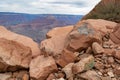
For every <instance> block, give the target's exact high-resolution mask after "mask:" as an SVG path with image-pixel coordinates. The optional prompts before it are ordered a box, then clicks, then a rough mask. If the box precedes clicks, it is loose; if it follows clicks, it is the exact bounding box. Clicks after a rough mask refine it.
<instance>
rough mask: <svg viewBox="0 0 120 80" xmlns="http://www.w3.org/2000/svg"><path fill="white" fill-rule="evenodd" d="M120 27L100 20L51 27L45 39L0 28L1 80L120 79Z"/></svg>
mask: <svg viewBox="0 0 120 80" xmlns="http://www.w3.org/2000/svg"><path fill="white" fill-rule="evenodd" d="M119 33H120V24H117V23H115V22H111V21H106V20H102V19H98V20H93V19H88V20H83V21H79V22H78V23H77V24H76V25H75V26H74V27H73V26H69V27H58V28H54V29H52V30H51V31H49V32H48V33H47V34H46V38H47V39H45V40H43V41H42V42H41V43H40V46H38V44H36V43H35V42H34V41H33V40H32V39H30V38H28V37H25V36H22V35H18V34H15V33H13V32H10V31H8V30H7V29H5V28H4V27H0V80H120V46H119V44H120V35H119Z"/></svg>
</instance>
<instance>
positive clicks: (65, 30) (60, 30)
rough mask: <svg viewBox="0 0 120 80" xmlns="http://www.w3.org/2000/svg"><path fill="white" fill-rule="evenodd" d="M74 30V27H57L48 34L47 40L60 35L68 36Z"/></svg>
mask: <svg viewBox="0 0 120 80" xmlns="http://www.w3.org/2000/svg"><path fill="white" fill-rule="evenodd" d="M72 29H73V26H72V25H71V26H65V27H56V28H53V29H52V30H50V31H49V32H48V33H47V34H46V37H47V38H52V37H55V36H59V35H62V34H64V35H67V34H68V33H69V32H70V31H71V30H72Z"/></svg>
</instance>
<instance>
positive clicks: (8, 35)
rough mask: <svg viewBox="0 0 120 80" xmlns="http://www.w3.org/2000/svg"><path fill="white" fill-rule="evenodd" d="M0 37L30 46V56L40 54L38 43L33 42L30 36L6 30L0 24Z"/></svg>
mask: <svg viewBox="0 0 120 80" xmlns="http://www.w3.org/2000/svg"><path fill="white" fill-rule="evenodd" d="M0 38H5V39H8V40H13V41H16V42H18V43H21V44H23V45H24V46H27V47H29V48H31V51H32V57H35V56H37V55H40V49H39V47H38V44H37V43H36V42H34V41H33V40H32V39H31V38H29V37H26V36H22V35H20V34H16V33H13V32H11V31H9V30H7V29H6V28H4V27H3V26H0Z"/></svg>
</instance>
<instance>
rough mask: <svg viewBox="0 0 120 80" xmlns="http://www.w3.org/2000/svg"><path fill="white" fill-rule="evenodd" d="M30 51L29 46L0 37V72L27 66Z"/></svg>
mask: <svg viewBox="0 0 120 80" xmlns="http://www.w3.org/2000/svg"><path fill="white" fill-rule="evenodd" d="M31 57H32V53H31V49H30V48H29V47H26V46H24V45H23V44H21V43H18V42H16V41H12V40H7V39H4V38H0V72H3V71H15V70H18V69H19V67H20V68H28V67H29V63H30V61H31Z"/></svg>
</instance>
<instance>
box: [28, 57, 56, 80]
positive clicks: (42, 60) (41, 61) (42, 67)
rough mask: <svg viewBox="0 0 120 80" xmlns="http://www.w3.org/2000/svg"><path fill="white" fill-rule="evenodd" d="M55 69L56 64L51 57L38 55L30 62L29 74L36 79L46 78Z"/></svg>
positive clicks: (42, 79) (43, 79) (44, 79)
mask: <svg viewBox="0 0 120 80" xmlns="http://www.w3.org/2000/svg"><path fill="white" fill-rule="evenodd" d="M56 70H57V65H56V63H55V60H54V59H53V58H52V57H44V56H38V57H36V58H35V59H33V60H32V61H31V64H30V76H31V78H33V79H37V80H46V78H47V76H48V75H49V74H50V73H52V72H54V71H56Z"/></svg>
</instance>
